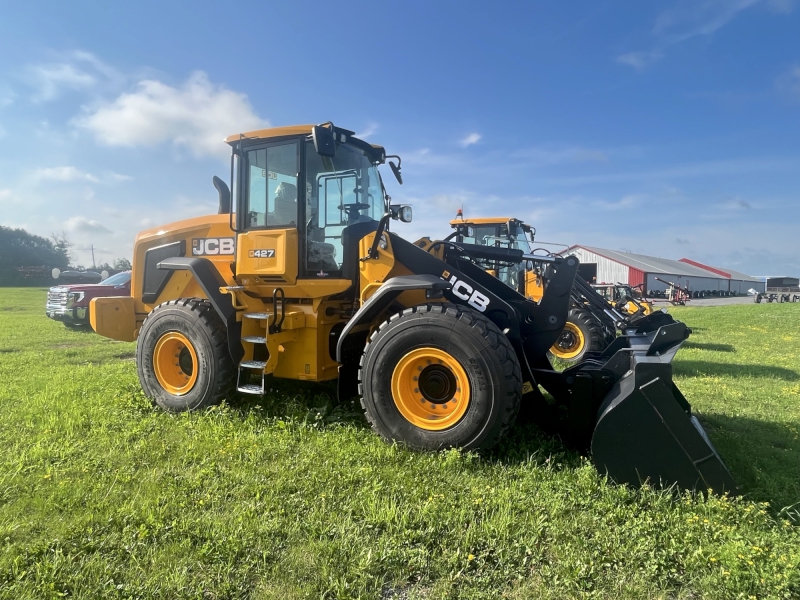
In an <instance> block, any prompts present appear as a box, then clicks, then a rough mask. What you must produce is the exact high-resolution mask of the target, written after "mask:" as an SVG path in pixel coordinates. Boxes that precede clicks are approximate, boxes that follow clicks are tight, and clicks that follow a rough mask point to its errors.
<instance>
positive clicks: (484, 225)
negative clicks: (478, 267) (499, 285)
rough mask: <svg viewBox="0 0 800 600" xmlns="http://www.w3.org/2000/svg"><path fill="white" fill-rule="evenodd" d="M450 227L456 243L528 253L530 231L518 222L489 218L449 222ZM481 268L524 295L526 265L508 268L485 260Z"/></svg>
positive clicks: (528, 227)
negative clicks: (454, 233)
mask: <svg viewBox="0 0 800 600" xmlns="http://www.w3.org/2000/svg"><path fill="white" fill-rule="evenodd" d="M450 225H451V227H453V228H454V229H455V230H456V231H457V233H458V234H457V236H456V241H457V242H465V243H467V244H478V245H481V246H495V247H499V248H512V249H515V250H522V251H523V252H525V254H530V253H531V245H530V240H529V238H528V234H529V233H530V232H531V231H532V228H531V227H530V226H528V225H526V224H525V223H523V222H522V221H519V220H518V219H509V218H503V217H491V218H479V219H468V220H464V219H463V218H461V219H460V220H459V219H455V220H453V221H450ZM483 266H484V268H485V269H486V270H488V271H489V272H490V273H491V274H492V275H493V276H495V277H497V278H498V279H500V281H502V282H503V283H505V284H506V285H508V286H510V287H511V288H513V289H515V290H517V291H518V292H520V293H523V294H525V287H526V273H525V271H526V266H525V264H524V263H523V264H521V265H508V264H501V263H496V261H489V262H487V263H486V264H484V265H483ZM540 287H541V286H540ZM528 295H530V294H528ZM540 297H541V296H540Z"/></svg>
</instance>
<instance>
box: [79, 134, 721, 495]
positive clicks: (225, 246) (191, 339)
mask: <svg viewBox="0 0 800 600" xmlns="http://www.w3.org/2000/svg"><path fill="white" fill-rule="evenodd" d="M226 141H227V143H228V144H229V145H230V146H231V148H232V156H231V182H232V185H231V188H232V189H233V193H231V192H230V191H229V190H230V189H231V188H229V187H228V185H226V184H225V183H224V182H223V181H222V180H220V179H218V178H214V184H215V186H216V188H217V190H218V193H219V199H220V202H219V214H217V215H209V216H206V217H199V218H194V219H187V220H185V221H179V222H176V223H171V224H168V225H163V226H161V227H157V228H153V229H150V230H147V231H144V232H142V233H140V234H139V236H138V237H137V239H136V242H135V247H134V261H133V279H132V286H131V296H130V297H115V298H96V299H94V300H93V301H92V303H91V305H90V319H91V323H92V327H93V328H94V329H95V331H97V333H99V334H101V335H105V336H108V337H111V338H114V339H118V340H136V341H137V351H136V357H137V369H138V374H139V379H140V381H141V384H142V387H143V389H144V391H145V393H146V394H147V395H148V396H149V397H151V398H152V399H153V400H154V401H155V403H156V404H158V405H159V406H161V407H163V408H164V409H166V410H168V411H182V410H197V409H201V408H203V407H206V406H209V405H213V404H215V403H217V402H220V401H221V400H223V399H224V398H228V397H229V395H230V394H231V393H232V392H235V391H238V392H240V393H245V394H263V393H264V392H265V389H266V378H267V377H282V378H287V379H296V380H306V381H329V380H335V379H338V388H339V395H340V398H342V399H346V398H351V397H352V396H354V395H359V396H360V398H361V404H362V406H363V408H364V411H365V413H366V416H367V419H368V420H369V422H370V423H371V425H372V427H373V428H374V429H375V431H376V432H377V433H378V434H380V435H381V436H382V437H383V438H384V439H386V440H388V441H392V442H398V443H401V444H404V445H406V446H408V447H410V448H413V449H418V450H438V449H441V448H449V447H460V448H465V449H482V448H488V447H491V446H492V445H494V444H496V443H497V442H498V441H499V440H500V439H501V438H502V436H503V435H504V433H505V432H506V431H507V430H508V429H509V428H510V427H511V426H512V424H513V423H514V421H515V417H516V415H517V412H518V411H519V409H520V405H521V404H522V403H524V404H525V405H526V407H528V408H530V409H531V410H532V411H533V412H534V413H535V414H537V415H538V416H540V417H541V422H542V423H545V424H547V425H548V426H551V427H552V429H553V430H554V431H557V432H559V433H561V434H562V435H563V436H564V438H565V439H569V440H570V441H572V442H573V443H575V444H576V445H578V446H581V447H584V448H591V452H592V456H593V460H594V463H595V464H596V466H597V468H598V469H599V470H600V471H601V472H602V473H608V475H609V476H610V477H611V478H612V479H614V480H615V481H618V482H624V483H629V484H632V485H639V484H641V483H642V482H644V481H650V482H651V483H653V484H660V483H665V484H668V485H671V484H677V485H678V486H679V487H682V488H690V489H700V490H706V489H709V488H710V489H713V490H716V491H717V492H720V493H722V492H734V491H735V489H736V488H735V484H734V482H733V480H732V478H731V476H730V474H729V473H728V471H727V470H726V468H725V466H724V465H723V463H722V461H721V459H720V458H719V457H718V456H717V453H716V452H715V450H714V449H713V447H712V446H711V444H710V442H709V441H708V437H707V436H706V435H705V432H704V431H703V429H702V427H701V426H700V424H699V423H698V421H697V420H696V418H695V417H694V416H693V415H692V413H691V409H690V407H689V404H688V403H687V402H686V400H685V399H684V398H683V396H682V395H681V393H680V392H679V391H678V389H677V388H676V387H675V385H674V383H673V382H672V368H671V365H670V361H671V360H672V357H673V356H674V354H675V352H677V350H678V348H679V347H680V345H681V343H682V342H683V341H684V340H685V339H686V338H687V337H688V335H689V330H688V328H687V327H686V326H685V325H684V324H683V323H680V322H678V321H674V320H673V319H672V318H671V317H669V316H668V315H664V314H662V313H657V314H655V315H652V316H651V317H648V318H647V319H644V320H642V322H641V323H642V324H641V325H640V326H639V327H638V328H636V329H635V330H633V329H631V330H630V331H626V332H625V335H623V336H621V337H619V338H618V339H617V340H616V341H615V342H614V343H613V344H612V345H611V346H609V347H608V348H607V349H606V350H605V351H604V352H603V353H602V354H598V355H597V356H596V357H595V358H594V359H593V360H591V361H584V362H583V363H581V364H580V365H576V366H575V367H572V368H570V369H567V370H566V371H564V372H562V373H559V372H556V371H554V370H553V369H552V367H551V366H550V363H549V362H548V359H547V351H548V349H549V348H550V347H552V345H553V344H554V343H555V341H556V340H557V339H558V337H559V336H560V335H561V333H562V331H563V329H564V324H565V323H566V320H567V315H568V312H569V308H570V291H571V290H572V288H573V282H574V281H575V275H576V273H577V269H578V260H577V258H575V257H573V256H568V257H558V256H553V257H545V258H542V257H537V258H536V259H537V260H539V261H540V262H541V263H542V264H547V269H548V284H547V286H546V287H545V288H544V290H543V293H542V295H541V298H540V299H539V300H538V301H536V302H535V301H532V300H530V299H528V298H527V297H526V296H525V295H523V294H520V293H519V292H518V291H516V290H515V289H512V288H511V287H509V286H508V285H505V284H504V283H502V282H501V281H499V280H498V279H497V278H495V277H493V276H491V275H490V274H488V273H486V272H485V271H484V269H483V268H482V267H481V266H480V264H479V262H480V261H485V260H489V261H491V260H496V261H499V262H505V263H517V264H520V263H524V262H525V261H527V260H529V259H530V258H529V256H528V254H527V253H526V252H525V251H524V250H522V249H516V248H501V247H489V246H482V245H477V244H453V243H450V242H445V241H442V242H434V243H433V244H432V245H431V246H430V247H428V248H427V250H426V249H423V248H422V247H420V246H419V245H416V244H413V243H410V242H408V241H406V240H404V239H403V238H402V237H400V236H399V235H397V234H396V233H395V232H393V231H390V225H391V224H392V222H393V221H396V220H399V221H404V222H408V221H410V220H411V209H410V207H407V206H401V205H394V204H392V203H391V201H390V198H389V196H388V195H387V193H386V191H385V189H384V186H383V183H382V181H381V177H380V174H379V170H378V167H379V165H381V164H384V163H385V162H386V161H387V159H389V158H395V160H396V162H394V161H390V162H389V166H390V167H391V169H392V171H393V172H394V174H395V177H396V178H397V180H398V182H400V183H402V177H401V175H400V158H399V157H387V155H386V152H385V150H384V149H383V148H382V147H380V146H376V145H373V144H369V143H367V142H364V141H362V140H359V139H357V138H356V137H355V136H354V134H353V132H352V131H348V130H346V129H342V128H339V127H334V126H333V124H332V123H325V124H322V125H317V126H312V125H303V126H293V127H280V128H274V129H265V130H259V131H251V132H247V133H243V134H239V135H234V136H230V137H229V138H227V140H226ZM421 244H422V245H424V241H423V242H421ZM542 390H546V392H547V393H548V395H549V398H548V399H545V396H544V393H543V391H542Z"/></svg>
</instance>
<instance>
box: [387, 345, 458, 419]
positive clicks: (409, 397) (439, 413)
mask: <svg viewBox="0 0 800 600" xmlns="http://www.w3.org/2000/svg"><path fill="white" fill-rule="evenodd" d="M392 397H393V399H394V403H395V406H396V407H397V410H398V411H400V414H401V415H403V417H405V418H406V420H408V421H409V422H410V423H412V424H413V425H416V426H417V427H419V428H421V429H426V430H429V431H440V430H442V429H447V428H448V427H452V426H453V425H455V424H456V423H457V422H458V421H460V420H461V418H462V417H463V416H464V414H465V413H466V412H467V407H468V406H469V401H470V387H469V379H468V378H467V373H466V371H465V370H464V368H463V367H462V366H461V363H460V362H459V361H458V360H457V359H456V358H455V357H454V356H452V355H451V354H450V353H448V352H445V351H444V350H440V349H438V348H418V349H416V350H412V351H411V352H409V353H408V354H406V355H405V356H404V357H403V358H401V359H400V362H399V363H398V364H397V366H396V367H395V368H394V371H393V373H392Z"/></svg>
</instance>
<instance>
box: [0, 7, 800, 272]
mask: <svg viewBox="0 0 800 600" xmlns="http://www.w3.org/2000/svg"><path fill="white" fill-rule="evenodd" d="M0 14H1V15H2V18H0V40H2V48H3V51H2V52H0V208H1V209H2V212H0V215H2V216H0V224H3V225H6V226H14V227H24V228H26V229H28V230H29V231H32V232H34V233H37V234H40V235H45V236H47V235H49V234H50V233H52V232H61V231H64V232H66V234H67V236H68V237H69V238H70V239H71V240H72V241H73V242H74V244H75V248H74V250H75V254H76V255H77V258H78V260H79V262H81V263H82V264H90V263H91V258H90V255H89V253H88V249H89V247H90V244H94V246H95V249H96V253H97V259H98V261H104V260H108V261H111V260H113V259H114V258H116V257H120V256H125V257H130V256H131V249H132V244H133V239H134V236H135V234H136V232H137V231H138V230H140V229H142V228H144V227H149V226H153V225H156V224H161V223H166V222H169V221H172V220H176V219H179V218H183V217H186V216H196V215H200V214H205V213H208V212H213V210H214V207H215V203H216V193H215V191H214V188H213V187H212V186H211V177H212V176H213V175H215V174H217V175H220V176H223V178H225V179H227V178H228V158H227V156H228V148H227V146H226V145H225V144H224V143H223V142H222V138H223V137H224V136H226V135H228V134H231V133H238V132H240V131H245V130H248V129H253V128H256V127H259V126H262V125H275V126H277V125H287V124H295V123H317V122H323V121H328V120H333V121H334V123H336V124H337V125H339V126H341V127H345V128H348V129H353V130H355V131H357V132H359V133H360V134H362V135H363V136H364V137H366V138H367V139H369V140H370V141H372V142H374V143H380V144H382V145H384V146H385V147H386V148H387V150H388V151H389V152H390V153H397V154H400V155H401V156H402V157H403V174H404V178H405V184H404V185H403V186H402V187H401V186H399V185H397V184H396V183H395V182H394V179H393V178H392V177H391V174H389V175H388V176H385V179H386V182H387V187H388V188H389V192H390V193H391V194H392V196H393V198H394V200H395V201H398V202H408V203H411V204H412V205H413V206H414V222H413V223H412V224H410V225H400V226H398V227H397V228H396V230H397V231H398V232H399V233H401V235H404V236H406V237H408V238H411V239H416V238H417V237H419V236H420V235H430V236H431V237H442V236H444V235H446V234H447V233H448V227H447V224H446V222H447V220H449V219H450V218H452V217H453V216H454V214H455V211H456V209H457V208H459V207H462V206H463V207H464V211H465V213H466V214H467V215H468V216H469V215H472V216H488V215H490V214H500V215H508V216H516V217H519V218H522V219H524V220H526V221H527V222H529V223H531V224H532V225H533V226H534V227H536V229H537V232H538V233H537V238H538V239H541V240H545V241H548V242H561V243H564V244H574V243H580V244H586V245H595V246H601V247H607V248H613V249H618V250H629V251H633V252H640V253H644V254H652V255H656V256H661V257H665V258H681V257H684V256H686V257H689V258H693V259H695V260H700V261H703V262H708V263H710V264H713V265H716V266H721V267H729V268H733V269H737V270H740V271H744V272H746V273H750V274H754V275H761V274H787V275H795V276H797V275H800V246H799V245H798V242H797V238H798V235H797V232H798V229H800V207H799V205H798V199H800V198H799V197H800V143H799V142H800V6H797V4H796V3H795V2H794V1H793V0H691V1H686V0H678V1H676V0H665V1H663V2H633V1H629V2H611V1H609V2H604V1H602V0H594V1H591V2H549V3H545V2H541V3H533V2H531V3H521V2H518V3H487V2H480V3H478V2H466V1H460V2H445V1H441V2H431V1H427V2H421V1H420V2H404V3H384V2H312V1H308V2H302V3H298V2H238V3H211V2H203V1H200V0H198V1H195V2H192V3H188V2H187V3H177V2H169V1H161V2H157V3H155V2H145V1H140V2H135V3H134V2H128V3H111V2H109V3H97V2H81V1H73V2H70V3H52V2H48V3H45V2H33V1H32V2H24V3H19V2H17V3H12V2H5V1H4V2H2V4H0Z"/></svg>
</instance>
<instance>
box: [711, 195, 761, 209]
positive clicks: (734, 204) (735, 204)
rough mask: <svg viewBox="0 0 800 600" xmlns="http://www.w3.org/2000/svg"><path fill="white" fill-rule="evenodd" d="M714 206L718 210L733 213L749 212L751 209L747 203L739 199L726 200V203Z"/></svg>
mask: <svg viewBox="0 0 800 600" xmlns="http://www.w3.org/2000/svg"><path fill="white" fill-rule="evenodd" d="M716 206H717V208H720V209H722V210H734V211H739V210H749V209H751V208H753V206H752V205H751V204H750V203H749V202H747V201H745V200H742V199H741V198H733V199H732V200H728V201H727V202H722V203H720V204H717V205H716Z"/></svg>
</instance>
